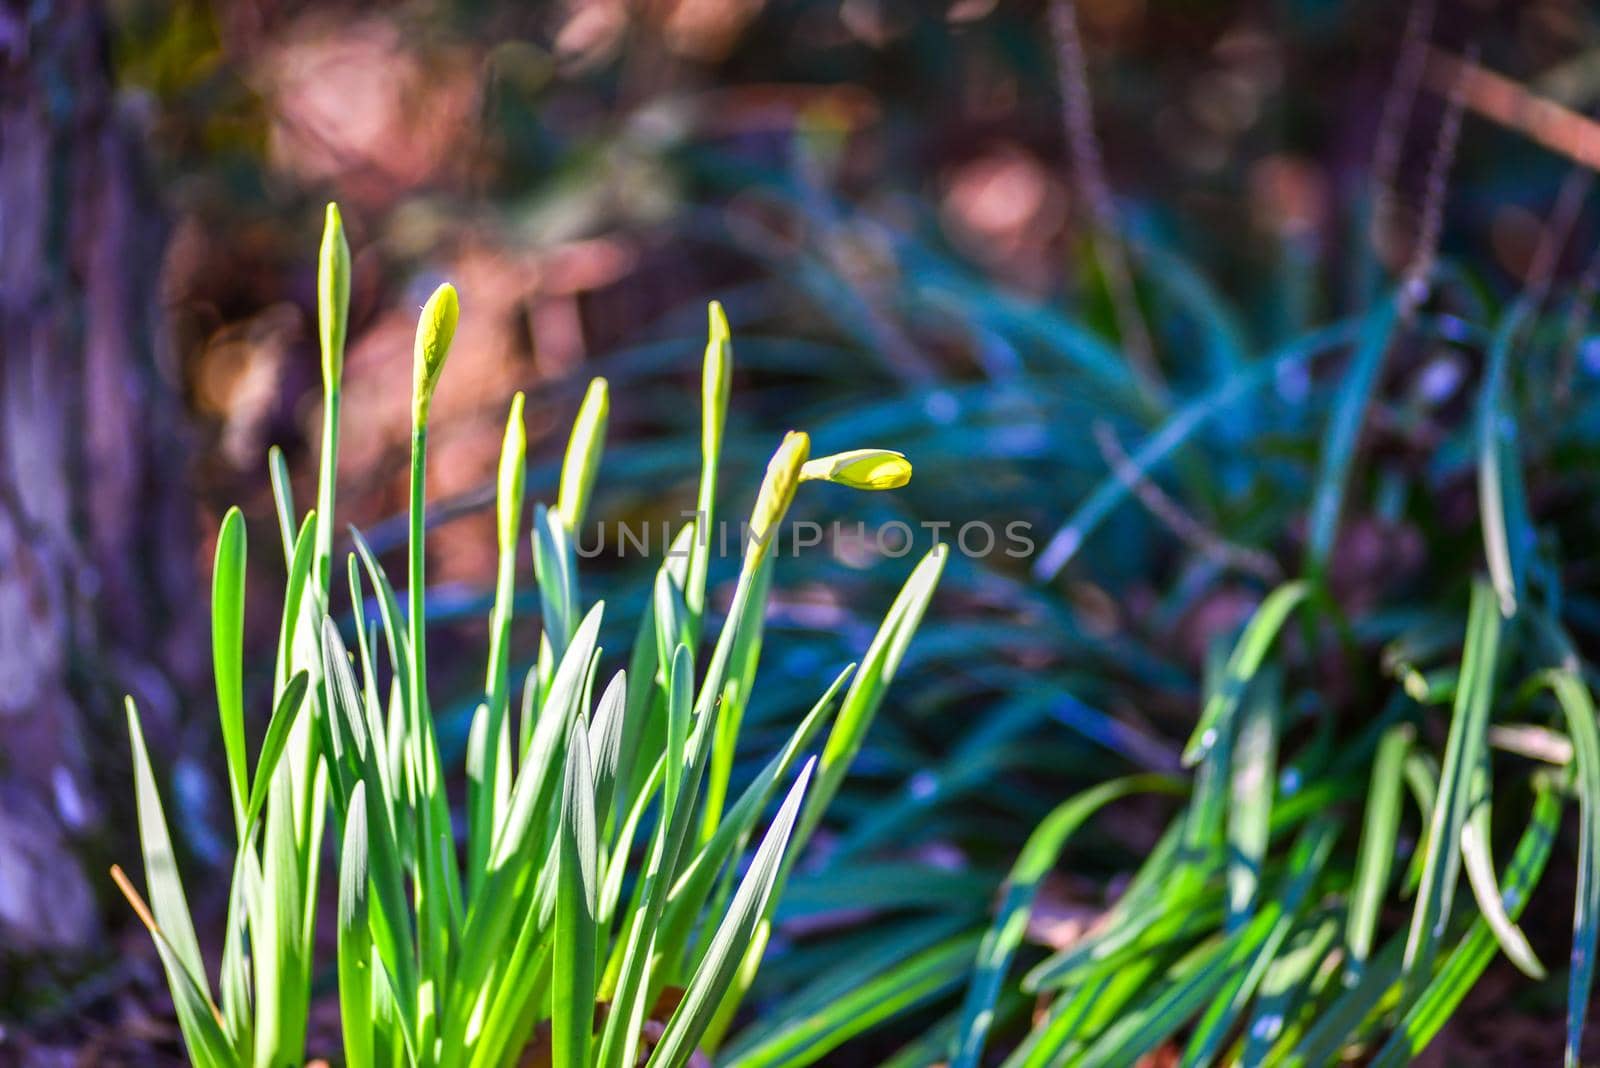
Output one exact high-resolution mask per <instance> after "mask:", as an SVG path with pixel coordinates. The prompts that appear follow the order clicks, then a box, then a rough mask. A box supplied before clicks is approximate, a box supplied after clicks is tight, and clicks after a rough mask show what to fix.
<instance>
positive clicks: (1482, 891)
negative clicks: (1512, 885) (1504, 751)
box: [1461, 753, 1545, 979]
mask: <svg viewBox="0 0 1600 1068" xmlns="http://www.w3.org/2000/svg"><path fill="white" fill-rule="evenodd" d="M1488 763H1489V761H1488V755H1487V753H1480V754H1479V756H1478V766H1477V767H1476V768H1474V769H1473V773H1472V784H1471V786H1470V787H1468V789H1469V790H1470V791H1471V797H1472V800H1471V802H1470V803H1469V812H1468V815H1467V823H1466V826H1464V827H1462V828H1461V861H1462V865H1463V866H1464V867H1465V868H1466V871H1467V883H1468V885H1469V886H1470V887H1471V888H1472V896H1473V897H1474V898H1475V899H1476V900H1477V902H1478V911H1479V912H1480V913H1481V914H1482V917H1483V920H1484V922H1485V923H1487V924H1488V925H1489V930H1490V931H1491V932H1493V934H1494V937H1495V941H1497V942H1499V943H1500V949H1501V950H1502V951H1503V952H1504V953H1505V955H1506V957H1507V959H1509V960H1510V961H1511V963H1512V964H1515V965H1516V966H1517V968H1518V969H1519V970H1521V972H1522V973H1523V974H1524V975H1526V976H1528V977H1529V978H1531V979H1543V978H1544V976H1545V971H1544V965H1543V964H1540V963H1539V958H1538V957H1537V956H1535V955H1534V952H1533V947H1532V946H1530V945H1529V944H1528V938H1527V936H1526V935H1524V934H1523V933H1522V929H1521V928H1520V927H1518V926H1517V925H1516V921H1514V920H1512V919H1511V917H1510V916H1508V915H1507V914H1506V910H1505V906H1504V905H1503V904H1502V894H1501V890H1500V884H1499V880H1498V879H1496V878H1495V874H1494V856H1493V853H1492V852H1491V850H1490V846H1489V768H1488Z"/></svg>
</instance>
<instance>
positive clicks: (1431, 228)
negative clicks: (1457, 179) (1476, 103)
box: [1400, 47, 1477, 317]
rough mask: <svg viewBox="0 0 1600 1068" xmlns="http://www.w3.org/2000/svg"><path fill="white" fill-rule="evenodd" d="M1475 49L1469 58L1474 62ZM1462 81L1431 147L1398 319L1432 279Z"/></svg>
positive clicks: (1461, 106) (1457, 127) (1411, 309)
mask: <svg viewBox="0 0 1600 1068" xmlns="http://www.w3.org/2000/svg"><path fill="white" fill-rule="evenodd" d="M1476 53H1477V49H1476V47H1474V48H1473V51H1472V58H1473V61H1475V60H1476ZM1465 96H1466V79H1465V77H1462V78H1458V79H1457V81H1456V85H1455V88H1454V90H1453V91H1452V92H1451V93H1450V99H1449V104H1448V106H1447V107H1446V108H1445V113H1444V119H1443V120H1442V121H1441V122H1440V123H1439V136H1438V139H1437V140H1436V141H1435V142H1434V145H1433V156H1432V157H1431V158H1430V159H1429V160H1428V177H1427V181H1426V183H1425V184H1424V186H1423V193H1422V224H1421V226H1419V227H1418V229H1417V241H1416V245H1415V247H1414V248H1413V249H1412V251H1411V262H1410V264H1408V265H1407V267H1406V272H1405V280H1404V282H1403V284H1402V287H1401V297H1400V299H1401V300H1402V301H1403V302H1404V303H1403V305H1402V308H1401V312H1402V315H1403V316H1404V317H1409V316H1410V315H1411V313H1412V312H1414V311H1416V309H1417V306H1418V305H1420V304H1421V303H1422V302H1423V300H1424V299H1426V297H1427V295H1428V284H1429V281H1430V279H1431V278H1432V277H1433V268H1434V264H1435V262H1436V261H1437V259H1438V255H1439V236H1440V234H1441V233H1442V231H1443V228H1444V203H1445V197H1446V195H1447V193H1448V192H1449V183H1450V166H1451V164H1453V163H1454V162H1455V158H1456V145H1457V144H1458V143H1459V141H1460V139H1461V116H1462V113H1463V111H1464V101H1465Z"/></svg>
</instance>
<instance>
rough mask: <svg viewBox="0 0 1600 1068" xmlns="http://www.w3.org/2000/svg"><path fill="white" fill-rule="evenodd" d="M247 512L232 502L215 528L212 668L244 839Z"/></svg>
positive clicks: (247, 778) (246, 788) (230, 789)
mask: <svg viewBox="0 0 1600 1068" xmlns="http://www.w3.org/2000/svg"><path fill="white" fill-rule="evenodd" d="M245 552H246V550H245V532H244V514H243V513H242V512H240V511H239V509H237V508H230V509H228V512H227V514H226V515H224V516H223V517H222V527H221V529H219V530H218V531H217V554H216V561H215V563H214V564H213V565H212V569H211V668H212V674H213V675H214V677H215V679H216V684H217V715H218V718H219V719H220V720H221V722H222V747H223V750H224V751H225V752H226V754H227V763H228V796H229V798H230V799H231V800H232V802H233V827H234V832H235V833H236V834H237V835H238V837H239V840H240V841H241V842H242V841H243V840H244V804H245V796H246V795H247V794H248V793H249V791H250V775H249V770H248V768H247V767H246V765H245V760H246V757H245V745H244V676H243V670H244V569H245Z"/></svg>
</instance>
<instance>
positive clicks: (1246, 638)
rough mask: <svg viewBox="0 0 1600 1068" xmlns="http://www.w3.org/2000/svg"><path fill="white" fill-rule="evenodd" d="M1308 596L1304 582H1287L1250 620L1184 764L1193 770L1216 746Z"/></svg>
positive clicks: (1185, 750)
mask: <svg viewBox="0 0 1600 1068" xmlns="http://www.w3.org/2000/svg"><path fill="white" fill-rule="evenodd" d="M1310 594H1311V585H1310V583H1308V582H1305V581H1303V580H1302V581H1296V582H1288V583H1285V584H1284V585H1282V586H1280V587H1278V588H1277V589H1276V590H1273V591H1272V593H1271V594H1269V595H1268V596H1267V599H1266V600H1264V601H1262V602H1261V607H1259V608H1258V609H1256V614H1255V615H1254V616H1252V617H1251V619H1250V622H1249V624H1248V625H1247V626H1246V627H1245V628H1244V633H1243V634H1241V635H1240V636H1239V642H1238V644H1237V645H1235V646H1234V649H1233V653H1232V654H1231V655H1230V656H1229V657H1228V664H1227V667H1226V668H1225V669H1224V673H1223V678H1222V680H1221V682H1220V683H1219V684H1218V686H1217V687H1216V689H1215V690H1214V691H1213V692H1212V694H1211V696H1210V697H1209V698H1208V699H1207V700H1206V704H1205V708H1204V709H1202V710H1201V713H1200V721H1199V723H1197V724H1196V725H1195V729H1194V733H1193V734H1192V735H1190V737H1189V741H1188V743H1187V744H1186V745H1185V746H1184V748H1183V763H1184V766H1186V767H1193V766H1194V765H1195V764H1196V763H1198V762H1199V761H1200V758H1201V757H1203V756H1205V755H1206V753H1207V752H1208V751H1210V749H1211V747H1212V746H1213V745H1215V744H1216V742H1217V738H1218V737H1219V733H1218V732H1219V730H1220V729H1221V727H1222V725H1223V723H1224V721H1227V720H1231V719H1232V718H1233V715H1234V712H1235V711H1236V710H1237V709H1238V707H1239V703H1240V702H1241V701H1242V700H1244V695H1245V692H1246V691H1247V690H1248V689H1249V687H1250V684H1251V682H1252V680H1254V678H1255V676H1256V673H1257V672H1258V671H1260V670H1261V664H1262V662H1263V661H1264V660H1265V659H1266V656H1267V652H1268V651H1269V650H1270V649H1271V648H1272V644H1273V642H1275V641H1276V640H1277V638H1278V633H1279V631H1281V630H1282V629H1283V625H1284V623H1285V622H1287V621H1288V618H1289V615H1290V614H1291V613H1292V612H1294V610H1295V609H1296V608H1298V607H1300V604H1301V603H1302V602H1303V601H1305V600H1306V598H1307V597H1309V596H1310Z"/></svg>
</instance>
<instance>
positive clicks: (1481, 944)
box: [1372, 775, 1570, 1068]
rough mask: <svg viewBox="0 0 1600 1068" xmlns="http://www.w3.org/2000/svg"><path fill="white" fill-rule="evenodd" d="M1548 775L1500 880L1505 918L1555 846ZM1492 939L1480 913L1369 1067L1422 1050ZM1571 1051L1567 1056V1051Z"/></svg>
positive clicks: (1556, 800)
mask: <svg viewBox="0 0 1600 1068" xmlns="http://www.w3.org/2000/svg"><path fill="white" fill-rule="evenodd" d="M1549 778H1550V777H1549V776H1545V775H1541V776H1538V777H1537V778H1536V780H1535V790H1536V797H1535V799H1534V807H1533V818H1532V819H1531V820H1530V821H1529V824H1528V829H1527V830H1526V831H1524V832H1523V835H1522V840H1521V841H1519V842H1518V843H1517V849H1516V853H1515V854H1514V855H1513V856H1512V858H1511V864H1510V867H1509V868H1508V869H1507V871H1506V877H1505V880H1504V897H1503V898H1502V904H1503V905H1504V907H1505V910H1506V913H1507V915H1508V916H1510V917H1512V918H1513V919H1515V918H1516V917H1517V916H1519V915H1520V914H1521V913H1522V910H1523V908H1524V907H1525V906H1526V905H1527V903H1528V898H1529V897H1530V896H1531V895H1532V892H1533V888H1534V887H1535V886H1536V885H1538V882H1539V877H1540V875H1542V874H1543V872H1544V866H1545V863H1546V862H1547V861H1548V860H1549V859H1550V852H1551V849H1552V848H1553V847H1554V845H1555V839H1556V832H1557V830H1558V829H1559V826H1560V820H1561V795H1560V791H1559V790H1557V789H1555V788H1553V787H1552V786H1551V785H1550V782H1549ZM1495 946H1496V941H1495V936H1494V933H1493V932H1492V931H1491V930H1490V927H1489V923H1488V921H1487V920H1486V919H1485V918H1484V917H1482V916H1480V917H1479V918H1478V919H1477V920H1476V921H1474V922H1473V925H1472V930H1471V931H1470V932H1469V933H1468V935H1467V936H1466V938H1464V939H1462V941H1461V943H1460V944H1459V945H1458V946H1457V947H1456V948H1455V950H1454V951H1453V952H1452V953H1451V954H1450V955H1449V957H1448V958H1446V960H1445V962H1444V965H1443V966H1442V967H1441V968H1440V969H1439V972H1438V974H1436V975H1435V976H1434V977H1433V980H1432V982H1430V983H1429V984H1428V985H1427V987H1426V988H1425V989H1424V990H1423V991H1422V993H1421V994H1420V995H1419V996H1418V998H1417V999H1416V1001H1415V1002H1413V1003H1412V1005H1411V1007H1410V1008H1409V1009H1408V1010H1407V1011H1406V1014H1405V1016H1404V1018H1402V1020H1401V1021H1400V1026H1399V1027H1398V1028H1396V1030H1395V1032H1394V1034H1393V1035H1391V1036H1390V1038H1389V1041H1388V1042H1387V1043H1385V1044H1384V1046H1383V1048H1382V1049H1380V1050H1379V1051H1378V1055H1377V1057H1376V1058H1374V1059H1373V1061H1372V1064H1373V1065H1374V1068H1393V1066H1397V1065H1403V1064H1408V1063H1410V1062H1411V1060H1412V1059H1413V1058H1415V1057H1416V1056H1417V1055H1418V1054H1420V1053H1421V1052H1422V1051H1423V1050H1424V1049H1426V1048H1427V1046H1428V1043H1429V1042H1431V1041H1432V1040H1433V1037H1434V1036H1435V1035H1436V1034H1438V1032H1439V1029H1440V1028H1441V1027H1443V1026H1444V1024H1445V1022H1446V1021H1447V1020H1448V1019H1449V1018H1450V1017H1451V1016H1452V1015H1453V1014H1454V1012H1455V1010H1456V1007H1457V1006H1459V1005H1460V1004H1461V1000H1462V999H1463V998H1464V997H1466V995H1467V992H1468V991H1469V990H1471V989H1472V986H1473V984H1475V983H1476V982H1477V980H1478V976H1480V975H1482V974H1483V970H1484V969H1485V968H1486V967H1488V966H1489V962H1490V961H1491V960H1493V959H1494V951H1495ZM1569 1055H1570V1054H1569Z"/></svg>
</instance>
